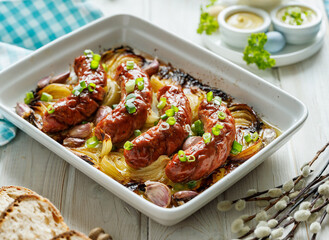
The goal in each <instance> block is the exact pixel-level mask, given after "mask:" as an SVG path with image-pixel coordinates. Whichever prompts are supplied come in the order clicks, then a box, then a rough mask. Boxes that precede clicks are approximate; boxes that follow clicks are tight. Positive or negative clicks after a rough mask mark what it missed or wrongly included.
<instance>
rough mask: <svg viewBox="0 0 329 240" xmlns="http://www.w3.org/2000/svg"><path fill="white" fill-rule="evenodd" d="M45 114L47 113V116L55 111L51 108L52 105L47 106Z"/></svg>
mask: <svg viewBox="0 0 329 240" xmlns="http://www.w3.org/2000/svg"><path fill="white" fill-rule="evenodd" d="M47 112H48V113H49V114H52V113H54V112H55V109H54V108H53V106H52V105H49V106H48V107H47Z"/></svg>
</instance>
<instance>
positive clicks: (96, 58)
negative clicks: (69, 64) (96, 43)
mask: <svg viewBox="0 0 329 240" xmlns="http://www.w3.org/2000/svg"><path fill="white" fill-rule="evenodd" d="M93 60H95V61H97V62H99V61H100V60H101V55H99V54H94V55H93Z"/></svg>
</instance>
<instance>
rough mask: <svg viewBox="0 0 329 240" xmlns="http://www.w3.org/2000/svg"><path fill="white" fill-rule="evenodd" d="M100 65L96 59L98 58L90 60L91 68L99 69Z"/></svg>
mask: <svg viewBox="0 0 329 240" xmlns="http://www.w3.org/2000/svg"><path fill="white" fill-rule="evenodd" d="M98 65H99V62H98V61H96V60H92V61H91V62H90V68H91V69H93V70H95V69H97V68H98Z"/></svg>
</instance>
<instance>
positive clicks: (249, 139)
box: [243, 134, 252, 143]
mask: <svg viewBox="0 0 329 240" xmlns="http://www.w3.org/2000/svg"><path fill="white" fill-rule="evenodd" d="M243 138H244V140H246V142H247V143H249V142H251V140H252V139H251V136H250V134H247V135H244V137H243Z"/></svg>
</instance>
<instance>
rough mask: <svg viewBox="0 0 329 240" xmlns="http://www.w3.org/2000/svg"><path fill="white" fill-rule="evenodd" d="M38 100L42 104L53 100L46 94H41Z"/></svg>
mask: <svg viewBox="0 0 329 240" xmlns="http://www.w3.org/2000/svg"><path fill="white" fill-rule="evenodd" d="M40 100H41V101H44V102H50V101H51V100H53V96H51V95H50V94H48V93H45V92H43V93H42V94H41V97H40Z"/></svg>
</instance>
